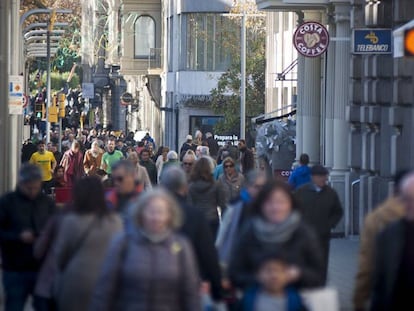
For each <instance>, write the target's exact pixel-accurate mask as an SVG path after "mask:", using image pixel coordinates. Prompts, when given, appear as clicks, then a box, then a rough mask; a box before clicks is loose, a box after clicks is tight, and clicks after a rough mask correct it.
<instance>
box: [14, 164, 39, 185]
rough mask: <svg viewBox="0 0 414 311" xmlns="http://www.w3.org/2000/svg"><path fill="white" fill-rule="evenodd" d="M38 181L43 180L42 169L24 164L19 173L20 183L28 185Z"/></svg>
mask: <svg viewBox="0 0 414 311" xmlns="http://www.w3.org/2000/svg"><path fill="white" fill-rule="evenodd" d="M37 180H42V172H41V170H40V168H38V167H37V166H36V165H33V164H28V163H27V164H23V165H22V167H21V168H20V171H19V182H21V183H26V182H30V181H37Z"/></svg>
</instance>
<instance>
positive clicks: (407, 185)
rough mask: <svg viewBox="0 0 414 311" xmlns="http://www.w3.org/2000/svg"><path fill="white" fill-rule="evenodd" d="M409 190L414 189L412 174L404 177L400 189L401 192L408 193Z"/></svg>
mask: <svg viewBox="0 0 414 311" xmlns="http://www.w3.org/2000/svg"><path fill="white" fill-rule="evenodd" d="M411 189H414V173H409V174H408V175H407V176H406V177H404V178H403V180H402V182H401V187H400V190H401V192H409V191H410V190H411Z"/></svg>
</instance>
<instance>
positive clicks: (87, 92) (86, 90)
mask: <svg viewBox="0 0 414 311" xmlns="http://www.w3.org/2000/svg"><path fill="white" fill-rule="evenodd" d="M82 97H83V98H89V99H92V98H94V97H95V88H94V85H93V83H82Z"/></svg>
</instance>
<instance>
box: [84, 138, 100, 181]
mask: <svg viewBox="0 0 414 311" xmlns="http://www.w3.org/2000/svg"><path fill="white" fill-rule="evenodd" d="M102 155H103V150H102V149H101V148H99V143H98V142H97V141H96V140H95V141H93V142H92V145H91V149H89V150H88V151H86V153H85V158H84V159H83V168H84V170H85V173H86V175H88V176H93V175H96V172H97V170H98V169H99V168H100V167H101V162H102Z"/></svg>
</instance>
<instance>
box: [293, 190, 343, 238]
mask: <svg viewBox="0 0 414 311" xmlns="http://www.w3.org/2000/svg"><path fill="white" fill-rule="evenodd" d="M295 198H296V199H297V200H298V202H299V204H300V211H301V213H302V217H303V220H304V221H306V222H307V223H308V224H309V225H310V226H312V227H313V229H314V230H315V232H316V234H317V235H318V236H319V237H322V238H326V237H328V238H329V237H330V235H331V230H332V229H333V228H335V226H336V225H337V224H338V222H339V221H340V220H341V218H342V215H343V212H344V211H343V209H342V205H341V202H340V201H339V197H338V194H337V193H336V191H335V190H334V189H332V188H331V187H329V186H325V187H324V188H323V189H322V190H321V191H320V192H318V191H316V189H315V186H314V184H313V183H309V184H306V185H304V186H302V187H300V188H299V189H298V190H297V191H296V192H295Z"/></svg>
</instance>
